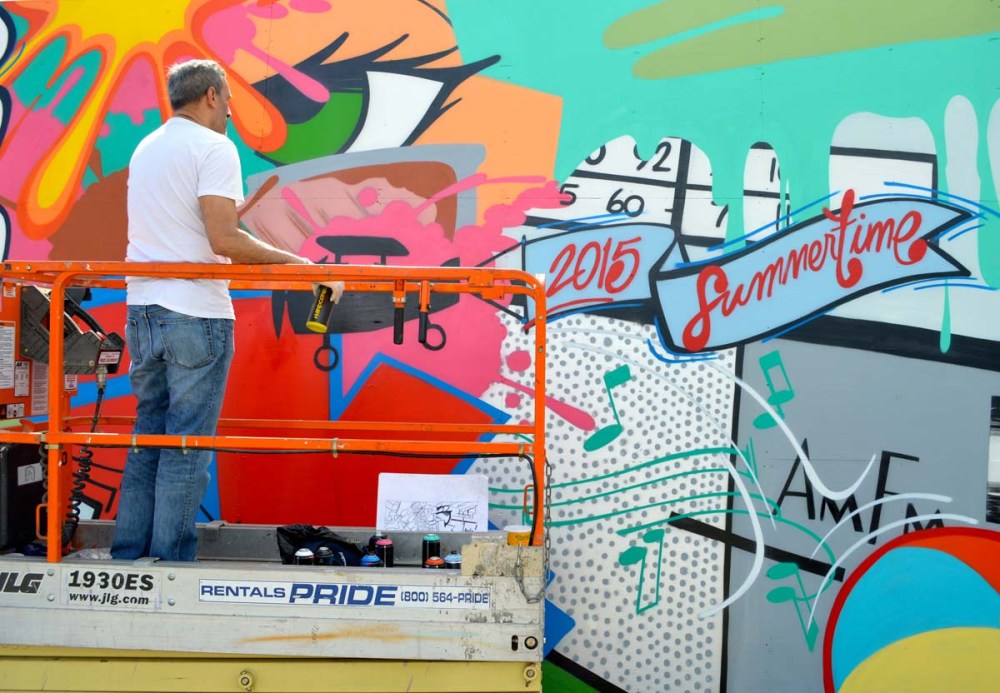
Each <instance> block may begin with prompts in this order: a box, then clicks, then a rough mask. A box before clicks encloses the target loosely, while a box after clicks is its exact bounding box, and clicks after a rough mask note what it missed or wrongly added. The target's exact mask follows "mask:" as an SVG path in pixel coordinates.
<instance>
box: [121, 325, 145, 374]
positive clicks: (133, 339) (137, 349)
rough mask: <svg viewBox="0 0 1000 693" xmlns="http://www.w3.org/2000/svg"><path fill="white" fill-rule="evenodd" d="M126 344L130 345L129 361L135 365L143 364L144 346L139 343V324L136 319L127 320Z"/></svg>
mask: <svg viewBox="0 0 1000 693" xmlns="http://www.w3.org/2000/svg"><path fill="white" fill-rule="evenodd" d="M125 344H126V345H128V357H129V360H130V361H131V362H132V363H134V364H135V365H139V364H140V363H142V345H141V344H140V343H139V323H138V321H137V320H136V319H135V318H126V320H125Z"/></svg>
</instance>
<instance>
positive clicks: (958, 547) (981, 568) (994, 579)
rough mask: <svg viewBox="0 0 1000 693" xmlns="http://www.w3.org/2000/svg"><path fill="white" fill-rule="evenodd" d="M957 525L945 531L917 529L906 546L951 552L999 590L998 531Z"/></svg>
mask: <svg viewBox="0 0 1000 693" xmlns="http://www.w3.org/2000/svg"><path fill="white" fill-rule="evenodd" d="M959 529H960V528H955V529H954V530H953V531H952V532H949V533H947V534H937V533H929V532H920V533H918V534H916V535H915V536H914V538H913V541H912V542H910V543H909V544H908V546H922V547H924V548H928V549H937V550H938V551H941V552H943V553H947V554H949V555H951V556H954V557H955V558H957V559H958V560H960V561H962V562H963V563H965V564H966V565H968V566H969V567H970V568H972V569H973V570H975V571H976V572H977V573H979V574H980V575H981V576H982V577H983V579H984V580H986V581H987V582H988V583H990V586H991V587H993V589H995V590H996V591H997V592H998V593H1000V532H990V531H986V530H977V529H971V528H970V529H967V530H965V531H961V532H959ZM962 529H964V528H962ZM925 535H926V536H925Z"/></svg>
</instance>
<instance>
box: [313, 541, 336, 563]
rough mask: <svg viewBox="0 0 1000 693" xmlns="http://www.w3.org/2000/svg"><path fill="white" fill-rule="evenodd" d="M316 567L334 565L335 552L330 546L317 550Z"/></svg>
mask: <svg viewBox="0 0 1000 693" xmlns="http://www.w3.org/2000/svg"><path fill="white" fill-rule="evenodd" d="M316 565H333V551H332V550H331V549H330V547H329V546H321V547H319V548H318V549H316Z"/></svg>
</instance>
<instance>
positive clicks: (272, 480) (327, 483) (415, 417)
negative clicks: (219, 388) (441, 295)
mask: <svg viewBox="0 0 1000 693" xmlns="http://www.w3.org/2000/svg"><path fill="white" fill-rule="evenodd" d="M282 339H285V336H284V334H283V335H282ZM297 339H301V337H298V338H297ZM309 341H312V340H309ZM307 358H308V359H309V363H308V365H307V366H302V367H301V368H299V369H298V372H296V369H289V368H285V369H283V370H282V372H281V373H274V374H273V375H272V374H271V373H270V372H269V371H268V369H269V368H270V367H271V366H275V367H280V366H279V364H276V363H274V364H258V365H256V366H255V371H256V372H257V373H258V375H259V374H261V373H267V374H268V375H267V377H266V378H259V380H260V381H261V382H260V385H261V387H260V388H258V389H256V390H247V394H249V393H251V392H252V397H246V395H244V397H245V398H246V399H243V398H241V399H243V402H242V407H237V408H238V409H241V411H240V412H239V414H240V415H244V414H247V413H249V412H245V411H242V409H245V408H247V407H248V406H249V403H248V402H247V400H250V399H253V400H261V399H268V398H272V397H274V396H275V391H276V390H278V391H280V392H281V397H282V398H281V399H278V400H277V402H272V403H271V404H272V409H271V411H272V412H273V410H274V409H273V405H274V404H275V403H277V404H278V406H279V407H280V409H281V415H282V417H288V418H308V419H323V418H325V417H326V409H325V407H327V406H328V405H327V404H326V397H327V389H328V385H327V383H326V376H325V374H323V373H320V372H319V371H318V370H316V368H315V367H313V366H312V363H311V353H310V354H308V355H307ZM318 395H321V396H322V400H323V406H324V412H323V413H322V414H319V413H318V412H316V411H315V410H314V408H315V401H316V397H317V396H318ZM224 413H225V414H228V415H236V413H237V412H236V411H228V412H224ZM341 420H343V421H397V422H447V423H488V422H490V421H492V417H490V416H489V415H488V414H486V413H485V412H483V411H481V410H480V409H479V408H477V407H476V406H474V405H473V404H471V403H469V402H467V401H465V400H463V399H461V398H460V397H456V396H455V395H453V394H450V393H448V392H445V391H443V390H441V389H440V388H438V387H436V386H435V385H433V384H431V383H428V382H426V381H425V380H423V379H421V378H419V377H417V376H415V375H411V374H409V373H407V372H405V371H403V370H400V369H399V368H396V367H395V366H393V365H391V364H386V363H383V364H380V365H378V366H377V367H376V368H375V369H374V371H373V372H372V373H371V374H370V375H369V377H368V378H367V379H366V380H365V382H364V384H363V385H362V387H361V388H359V390H358V393H357V395H356V396H355V397H354V399H353V400H352V401H351V402H350V404H349V405H348V406H347V408H346V409H345V411H344V413H343V415H342V416H341ZM362 435H363V434H360V433H355V432H350V433H346V432H340V433H338V432H336V431H333V432H329V433H326V434H319V433H317V436H318V437H326V436H329V437H334V436H337V437H342V438H349V437H355V438H356V437H361V436H362ZM371 435H378V436H379V437H380V438H382V439H400V438H404V437H405V438H409V439H416V440H419V439H420V438H421V436H419V435H417V434H412V433H411V434H393V433H379V434H371ZM434 437H435V438H436V439H439V440H440V439H447V440H475V439H477V438H478V437H479V436H478V435H476V434H474V433H464V434H461V433H456V434H448V435H445V434H440V433H437V434H434ZM457 462H458V460H457V459H454V458H419V459H414V458H403V457H398V456H389V455H357V454H353V455H338V456H337V458H334V457H333V456H332V455H329V454H307V455H249V454H220V455H219V456H218V469H219V496H220V503H221V507H222V517H223V518H224V519H225V520H226V521H228V522H245V523H261V524H292V523H309V524H314V525H339V526H362V527H372V526H374V525H375V515H376V503H377V493H378V475H379V473H381V472H406V473H420V474H435V473H436V474H447V473H448V472H450V471H451V470H452V469H453V468H454V467H455V465H456V463H457ZM442 483H446V481H445V480H443V481H442Z"/></svg>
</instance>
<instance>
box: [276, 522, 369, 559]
mask: <svg viewBox="0 0 1000 693" xmlns="http://www.w3.org/2000/svg"><path fill="white" fill-rule="evenodd" d="M277 534H278V553H280V554H281V562H282V563H285V564H291V563H295V552H296V551H298V550H299V549H309V550H310V551H312V552H313V554H315V553H316V552H317V551H318V550H319V547H321V546H326V547H329V549H330V551H332V552H333V562H332V563H330V564H329V565H361V555H362V551H361V549H360V548H359V547H358V546H357V545H356V544H354V543H353V542H351V541H349V540H348V539H345V538H344V537H342V536H340V535H338V534H337V533H335V532H334V531H332V530H331V529H330V528H329V527H314V526H312V525H284V526H282V527H278V532H277Z"/></svg>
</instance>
